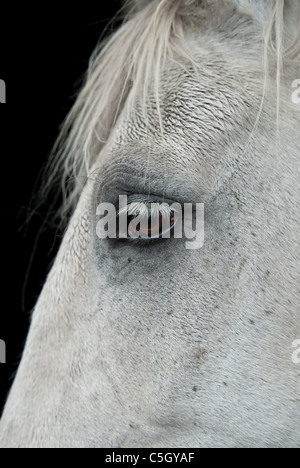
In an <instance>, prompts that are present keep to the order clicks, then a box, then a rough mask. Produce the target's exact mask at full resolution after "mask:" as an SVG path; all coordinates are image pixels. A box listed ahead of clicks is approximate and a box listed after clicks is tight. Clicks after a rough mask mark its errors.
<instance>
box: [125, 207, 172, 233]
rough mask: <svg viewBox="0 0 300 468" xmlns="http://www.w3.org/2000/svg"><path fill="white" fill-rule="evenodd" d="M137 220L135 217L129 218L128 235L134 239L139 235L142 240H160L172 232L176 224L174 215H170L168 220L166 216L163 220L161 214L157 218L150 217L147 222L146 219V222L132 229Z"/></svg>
mask: <svg viewBox="0 0 300 468" xmlns="http://www.w3.org/2000/svg"><path fill="white" fill-rule="evenodd" d="M135 218H136V217H135V216H130V217H129V218H128V225H127V233H128V236H129V237H134V236H135V235H136V234H138V235H139V237H140V238H141V239H153V238H160V237H162V236H163V235H164V234H166V233H167V232H171V230H172V228H173V227H174V223H175V216H174V214H173V213H170V215H169V217H168V219H166V216H165V218H164V219H163V215H162V214H161V213H160V214H159V216H156V217H153V216H151V215H150V216H149V217H148V218H147V220H146V219H145V220H144V222H141V223H139V224H137V225H136V226H135V227H132V225H131V221H133V220H134V219H135Z"/></svg>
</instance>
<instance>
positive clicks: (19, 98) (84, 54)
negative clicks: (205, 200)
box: [0, 0, 121, 415]
mask: <svg viewBox="0 0 300 468" xmlns="http://www.w3.org/2000/svg"><path fill="white" fill-rule="evenodd" d="M13 5H16V6H15V7H14V8H15V9H14V11H12V7H11V11H8V10H7V9H6V10H5V8H4V7H2V6H1V10H2V12H1V30H0V79H4V80H5V82H6V87H7V103H6V104H4V105H3V104H1V105H0V155H1V166H0V167H1V238H2V242H1V251H2V262H1V264H2V268H1V270H2V275H1V283H2V288H1V291H2V293H1V296H2V297H1V315H0V339H2V340H4V341H5V342H6V349H7V363H6V364H0V415H1V412H2V407H3V404H4V402H5V399H6V397H7V392H8V391H9V388H10V385H11V383H12V380H13V377H14V375H15V372H16V370H17V366H18V363H19V360H20V357H21V354H22V350H23V347H24V343H25V339H26V335H27V331H28V326H29V322H30V315H31V311H32V308H33V307H34V305H35V303H36V300H37V298H38V296H39V293H40V290H41V288H42V285H43V283H44V280H45V278H46V275H47V272H48V271H49V268H50V266H51V262H52V261H53V258H54V257H55V254H56V252H57V248H58V246H59V244H60V242H61V234H59V233H58V232H57V231H56V230H55V229H53V228H50V227H49V228H48V229H47V230H46V232H44V233H43V234H42V235H41V236H40V237H39V240H38V243H37V245H36V239H37V238H38V232H39V229H40V226H41V225H42V222H43V219H44V218H43V217H44V216H45V215H46V212H47V206H46V205H45V206H44V207H42V208H41V209H40V210H39V213H38V214H37V215H36V216H35V217H34V218H33V219H32V221H31V222H30V223H29V226H28V227H27V229H25V228H22V226H23V224H24V221H25V219H26V216H27V214H28V210H29V209H30V200H31V197H32V195H33V193H35V192H34V191H35V188H34V187H35V185H36V182H37V179H38V177H39V176H40V172H41V169H42V168H43V167H44V165H45V162H46V161H47V158H48V155H49V153H50V151H51V148H52V146H53V144H54V141H55V139H56V137H57V135H58V131H59V126H60V124H61V123H62V121H63V119H64V117H65V116H66V114H67V113H68V110H69V109H70V107H71V106H72V104H73V102H74V96H75V94H76V91H77V90H78V88H79V86H80V84H81V80H82V78H83V74H84V72H85V71H86V69H87V66H88V59H89V57H90V55H91V53H92V51H93V49H94V48H95V46H96V44H97V42H98V40H99V38H100V37H101V36H102V35H107V34H109V33H111V32H112V31H113V30H114V29H115V28H117V27H118V26H119V24H120V19H115V20H114V21H113V22H112V23H111V20H112V19H113V18H114V17H115V15H116V13H117V12H118V11H119V9H120V7H121V1H117V0H109V2H107V4H106V2H105V3H103V2H98V3H93V4H89V3H88V2H84V3H82V4H74V3H73V4H71V3H70V4H69V5H68V4H66V3H65V4H64V5H63V6H62V5H61V4H60V5H59V4H57V5H55V4H54V3H53V2H51V3H42V4H36V5H39V6H33V5H34V4H33V3H30V4H28V3H27V2H26V3H25V4H24V3H22V5H23V6H21V7H20V6H17V4H13ZM19 5H20V4H19ZM74 5H76V7H75V6H74ZM31 259H32V261H31ZM30 263H31V267H30V269H29V265H30ZM27 275H28V280H27V281H26V288H25V291H24V284H25V278H26V276H27Z"/></svg>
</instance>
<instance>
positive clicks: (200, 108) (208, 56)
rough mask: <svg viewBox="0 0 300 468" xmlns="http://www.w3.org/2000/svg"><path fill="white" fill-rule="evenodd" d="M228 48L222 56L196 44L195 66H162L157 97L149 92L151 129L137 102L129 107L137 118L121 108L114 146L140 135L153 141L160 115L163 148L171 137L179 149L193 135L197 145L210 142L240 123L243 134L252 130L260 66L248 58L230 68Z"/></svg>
mask: <svg viewBox="0 0 300 468" xmlns="http://www.w3.org/2000/svg"><path fill="white" fill-rule="evenodd" d="M227 52H228V57H226V56H225V57H224V56H223V57H222V58H221V57H220V54H218V53H216V52H215V53H209V51H207V50H205V48H202V49H201V50H200V51H199V46H198V45H197V53H196V55H195V62H196V63H197V64H198V66H197V69H196V70H195V69H193V67H192V66H191V65H186V64H177V65H174V66H172V67H170V68H167V70H166V71H165V72H163V73H162V76H161V80H160V89H159V101H158V102H157V101H156V97H155V96H154V93H151V92H150V94H149V101H148V105H149V109H150V112H148V116H147V118H149V122H150V124H151V125H150V127H148V126H147V124H146V122H145V118H144V113H143V111H142V109H141V107H140V105H138V106H137V107H136V108H135V111H134V113H135V117H137V118H133V114H132V113H127V112H126V111H125V112H124V113H123V114H122V116H121V118H120V120H119V122H118V125H117V126H116V128H115V130H114V138H113V147H114V146H116V147H118V146H120V145H122V144H124V143H125V144H126V143H128V142H132V141H134V140H139V139H141V138H143V137H145V136H147V137H149V136H150V137H151V138H152V139H153V140H157V139H158V138H159V135H160V128H159V113H161V119H162V123H163V127H164V130H165V133H164V135H163V141H164V144H165V146H167V145H172V141H173V143H174V139H175V140H176V142H177V143H179V141H180V145H181V147H182V148H184V149H187V147H189V146H190V143H191V141H193V140H195V139H197V142H198V144H201V143H203V144H204V143H205V144H207V143H209V146H211V145H212V142H219V141H220V139H224V136H225V135H226V132H227V130H229V128H233V127H235V126H239V127H240V126H241V125H243V128H244V131H245V132H247V131H249V132H251V130H252V127H251V125H253V123H254V122H255V118H256V115H257V112H258V109H259V105H260V102H261V96H260V90H261V88H262V77H261V75H260V73H259V65H257V64H256V66H252V64H251V61H249V60H248V61H245V62H244V60H243V59H242V60H241V61H240V64H239V67H238V68H236V69H235V70H233V68H232V66H231V67H230V66H229V63H230V60H231V55H232V53H233V52H232V51H230V50H228V51H227ZM249 63H250V65H249ZM251 117H252V124H251Z"/></svg>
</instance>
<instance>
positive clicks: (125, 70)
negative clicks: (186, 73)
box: [43, 0, 300, 214]
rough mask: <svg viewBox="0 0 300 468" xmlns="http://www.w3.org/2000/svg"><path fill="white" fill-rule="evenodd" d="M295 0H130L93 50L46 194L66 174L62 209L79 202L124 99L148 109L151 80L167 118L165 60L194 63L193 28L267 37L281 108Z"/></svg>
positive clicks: (293, 42)
mask: <svg viewBox="0 0 300 468" xmlns="http://www.w3.org/2000/svg"><path fill="white" fill-rule="evenodd" d="M296 3H297V2H296ZM296 3H295V2H294V1H293V0H291V1H288V0H273V1H270V2H269V1H260V2H257V1H256V0H235V1H234V0H221V1H220V0H219V1H216V0H205V1H204V0H203V1H199V0H176V1H174V0H152V1H151V0H148V1H147V0H146V1H138V2H136V1H135V2H134V1H131V2H127V4H128V6H129V13H128V15H127V17H126V19H125V21H124V24H123V25H122V27H121V28H120V29H119V30H118V31H117V32H116V33H114V34H113V35H112V36H111V37H110V38H109V39H108V40H106V41H105V43H102V44H101V45H100V46H99V47H97V49H96V50H95V52H94V53H93V55H92V57H91V60H90V64H89V70H88V73H87V76H86V79H85V83H84V85H83V87H82V90H81V91H80V93H79V95H78V98H77V100H76V102H75V104H74V106H73V108H72V110H71V112H70V113H69V115H68V116H67V118H66V120H65V122H64V124H63V126H62V130H61V132H60V135H59V137H58V140H57V143H56V145H55V148H54V151H53V155H52V158H51V160H50V163H49V165H48V168H47V180H48V183H47V184H46V186H45V188H44V190H43V196H45V195H47V193H48V192H49V191H50V190H51V188H52V187H53V183H56V182H57V181H58V180H62V191H63V200H64V201H63V206H62V209H61V213H60V214H66V213H67V212H68V211H69V210H70V209H71V208H73V207H74V206H75V205H76V203H77V200H78V197H79V194H80V192H81V189H82V186H83V185H84V182H85V180H86V178H87V177H88V176H89V174H90V172H91V168H92V166H93V164H94V163H95V161H96V159H97V158H98V157H99V154H100V152H101V150H102V148H103V147H104V145H105V143H106V142H107V140H108V138H109V135H110V132H111V130H112V129H113V128H114V125H115V123H116V121H117V119H118V117H119V115H120V113H121V111H122V109H123V108H124V105H125V102H126V106H128V109H133V108H134V105H135V104H136V102H137V99H138V100H139V103H140V105H141V108H142V110H143V113H144V115H146V114H147V95H148V91H149V88H150V85H152V87H153V89H154V95H155V98H156V103H157V109H158V117H159V119H160V124H161V125H162V122H161V116H160V111H159V86H160V74H161V70H162V68H163V66H164V63H165V62H166V60H167V59H168V60H173V61H175V60H176V58H181V61H185V62H188V63H190V64H192V66H193V68H194V69H195V68H197V65H196V64H195V63H194V61H193V57H192V54H191V53H190V51H189V48H188V46H187V42H186V40H185V39H186V35H187V31H188V30H191V29H192V30H193V31H195V30H196V31H197V30H199V28H201V27H202V28H203V30H204V31H206V30H207V29H208V28H213V30H214V31H219V29H221V31H222V33H221V34H227V37H228V36H230V34H232V31H233V29H234V30H235V32H236V31H238V30H240V31H241V32H242V34H243V36H244V40H245V41H248V44H249V49H250V46H251V43H253V42H257V43H264V48H263V49H264V57H263V61H264V69H265V81H266V80H267V76H268V74H269V73H270V70H271V69H272V67H271V66H270V64H271V63H274V64H275V69H276V70H277V71H276V74H277V102H278V103H277V113H278V114H279V92H280V77H281V74H282V69H283V66H284V65H285V64H286V63H289V64H296V63H297V61H299V55H300V34H299V24H300V21H299V18H296V19H295V18H294V17H293V16H294V15H289V16H290V17H292V22H290V23H288V21H286V16H287V15H285V11H286V10H288V9H289V8H290V9H293V8H294V7H295V6H296ZM222 10H223V11H222ZM217 11H218V13H219V14H216V12H217ZM296 11H297V9H296ZM220 12H222V14H220ZM233 18H235V23H234V21H233ZM290 20H291V18H290ZM220 22H222V23H220ZM224 31H225V33H224ZM246 33H247V34H246ZM250 41H251V43H250ZM182 59H183V60H182ZM264 94H265V90H263V96H264Z"/></svg>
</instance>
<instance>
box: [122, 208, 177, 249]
mask: <svg viewBox="0 0 300 468" xmlns="http://www.w3.org/2000/svg"><path fill="white" fill-rule="evenodd" d="M125 213H127V227H126V233H125V232H119V233H118V236H117V237H118V239H119V240H120V239H122V240H127V241H132V242H143V243H145V242H147V243H149V242H153V241H154V240H157V239H163V238H167V239H168V238H170V237H171V234H172V232H173V229H174V226H175V222H176V221H175V212H174V209H173V210H172V209H171V208H170V206H169V205H168V204H167V203H166V202H163V203H157V202H154V203H153V202H150V201H144V202H142V201H136V202H131V203H128V204H127V206H126V207H125V208H124V209H123V210H119V211H118V213H117V219H118V220H119V219H120V216H121V215H124V214H125ZM138 216H139V217H140V219H141V222H140V223H133V224H134V225H135V231H133V232H132V231H131V230H130V226H131V223H132V221H134V220H135V219H136V218H137V217H138ZM155 218H156V221H155ZM153 219H154V222H153V221H152V220H153ZM143 220H144V224H143ZM155 222H157V223H159V224H156V225H154V226H153V224H154V223H155ZM146 224H147V227H146V229H145V225H146ZM138 227H139V229H138ZM151 230H152V231H151ZM153 231H154V232H153ZM137 232H138V233H139V237H137V238H132V236H131V235H132V234H137ZM124 235H126V239H124ZM128 235H129V236H128ZM163 236H164V237H163Z"/></svg>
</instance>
